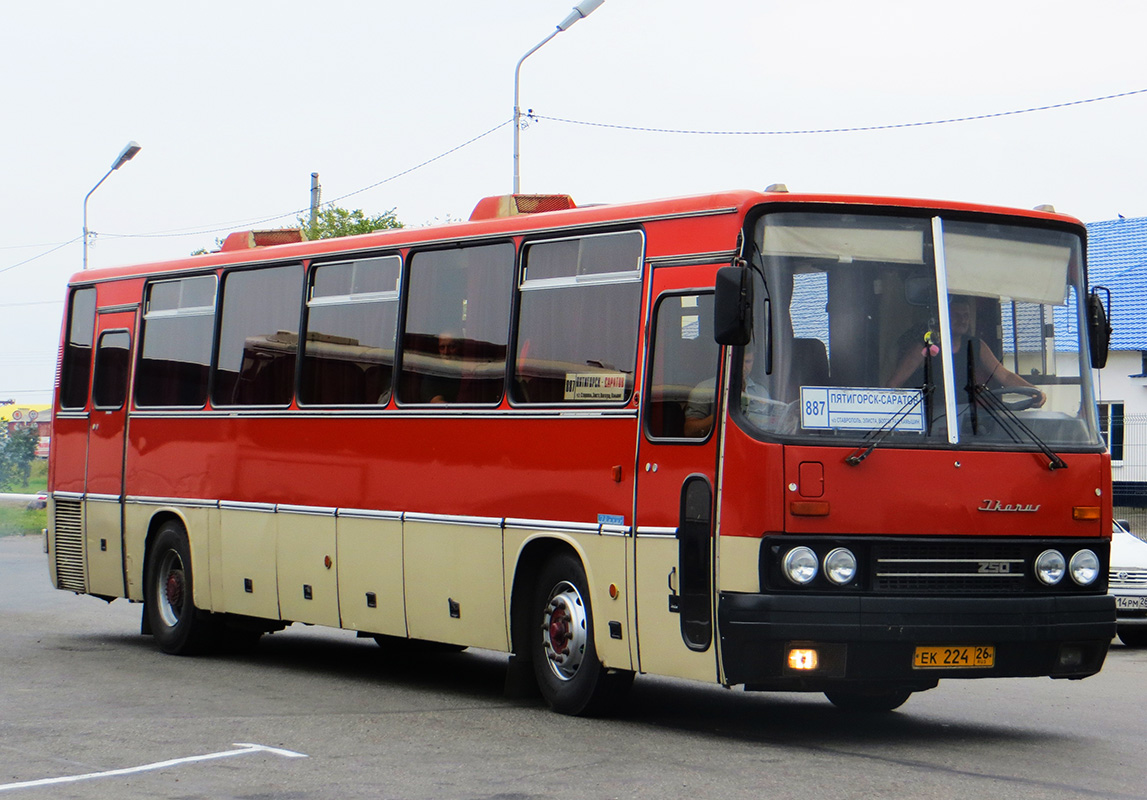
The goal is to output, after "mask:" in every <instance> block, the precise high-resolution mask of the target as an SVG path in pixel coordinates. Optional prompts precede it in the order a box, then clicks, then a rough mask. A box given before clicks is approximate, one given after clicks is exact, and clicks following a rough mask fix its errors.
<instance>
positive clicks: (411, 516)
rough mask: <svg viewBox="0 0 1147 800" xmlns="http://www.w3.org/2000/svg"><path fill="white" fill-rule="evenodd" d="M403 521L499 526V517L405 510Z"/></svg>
mask: <svg viewBox="0 0 1147 800" xmlns="http://www.w3.org/2000/svg"><path fill="white" fill-rule="evenodd" d="M402 521H403V522H422V523H428V524H432V525H466V526H469V527H472V528H501V527H502V520H501V518H500V517H463V516H455V515H453V514H421V513H411V512H409V511H408V512H406V513H405V514H403V515H402Z"/></svg>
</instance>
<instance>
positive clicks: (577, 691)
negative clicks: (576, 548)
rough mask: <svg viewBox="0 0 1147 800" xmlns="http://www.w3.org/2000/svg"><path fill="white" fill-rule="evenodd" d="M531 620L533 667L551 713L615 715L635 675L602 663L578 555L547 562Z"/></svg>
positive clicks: (565, 556) (586, 587) (555, 558)
mask: <svg viewBox="0 0 1147 800" xmlns="http://www.w3.org/2000/svg"><path fill="white" fill-rule="evenodd" d="M529 619H530V626H529V629H530V634H529V636H530V638H529V640H528V646H529V650H530V661H531V662H532V663H533V667H534V677H535V679H536V680H537V682H538V688H539V689H540V690H541V693H542V697H543V698H545V701H546V703H548V704H549V706H550V708H552V709H553V710H554V711H557V712H558V713H560V714H573V715H583V714H584V715H596V714H603V713H606V712H610V711H613V710H615V709H616V704H617V703H618V702H619V701H620V700H621V699H622V697H623V696H624V694H625V692H627V691H628V689H629V687H630V685H631V684H632V683H633V673H632V672H630V671H608V670H606V669H605V667H603V666H602V663H601V661H600V660H599V659H598V657H597V648H596V647H595V646H594V627H593V609H592V608H591V606H590V600H589V590H588V581H587V580H586V577H585V569H584V568H583V567H582V564H581V561H579V560H578V559H577V558H576V557H575V556H574V555H572V554H571V553H560V554H558V555H556V556H554V557H553V558H551V559H550V560H549V561H547V562H546V564H545V566H544V567H543V568H542V571H541V574H540V575H539V576H538V582H537V585H536V587H535V590H534V595H533V602H532V603H531V606H530V614H529ZM535 621H536V623H535ZM535 625H537V627H535Z"/></svg>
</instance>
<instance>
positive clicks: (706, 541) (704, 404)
mask: <svg viewBox="0 0 1147 800" xmlns="http://www.w3.org/2000/svg"><path fill="white" fill-rule="evenodd" d="M670 274H672V273H670ZM653 281H654V296H655V297H656V298H657V300H656V302H655V306H654V312H653V318H652V324H651V331H652V336H651V341H650V347H649V350H648V353H649V354H648V363H647V368H646V376H647V378H646V386H645V391H644V395H643V398H642V402H643V404H644V405H643V411H642V435H641V439H640V444H639V448H638V462H637V506H636V508H637V511H636V518H635V523H636V533H637V535H636V550H637V552H636V557H635V563H636V573H637V575H636V581H637V629H638V653H639V658H640V667H641V671H642V672H649V673H655V674H658V675H669V676H674V677H681V678H692V679H697V680H707V681H713V680H716V678H717V655H716V654H717V648H716V643H715V642H716V631H715V629H714V627H715V626H714V624H713V619H714V617H713V564H714V558H715V553H714V542H715V538H714V536H713V493H714V487H715V486H716V477H717V475H716V465H717V445H718V442H719V438H720V437H719V436H718V433H719V431H720V427H719V425H717V424H716V423H717V421H718V420H720V419H721V413H720V411H721V409H720V402H719V398H720V392H719V391H718V390H719V386H720V384H719V381H718V365H719V360H720V348H719V347H718V346H717V344H716V343H715V342H714V340H713V321H712V309H713V295H712V293H711V292H700V291H697V290H688V289H682V290H674V289H673V288H671V286H670V283H669V281H668V280H665V279H664V278H663V277H662V276H661V275H659V274H658V273H657V272H655V273H654V278H653Z"/></svg>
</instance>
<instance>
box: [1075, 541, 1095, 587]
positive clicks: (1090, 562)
mask: <svg viewBox="0 0 1147 800" xmlns="http://www.w3.org/2000/svg"><path fill="white" fill-rule="evenodd" d="M1068 569H1069V570H1070V571H1071V579H1072V580H1073V581H1075V582H1076V583H1078V584H1079V585H1080V586H1090V585H1091V584H1093V583H1095V579H1096V578H1098V577H1099V556H1097V555H1095V553H1093V552H1091V551H1090V550H1080V551H1079V552H1078V553H1076V554H1075V555H1073V556H1072V557H1071V563H1070V564H1069V565H1068Z"/></svg>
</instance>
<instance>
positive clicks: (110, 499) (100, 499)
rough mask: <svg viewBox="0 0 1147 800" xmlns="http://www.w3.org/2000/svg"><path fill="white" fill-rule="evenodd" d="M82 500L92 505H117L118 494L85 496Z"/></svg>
mask: <svg viewBox="0 0 1147 800" xmlns="http://www.w3.org/2000/svg"><path fill="white" fill-rule="evenodd" d="M84 499H85V500H87V501H89V502H92V503H119V501H120V496H119V495H118V494H85V495H84Z"/></svg>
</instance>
